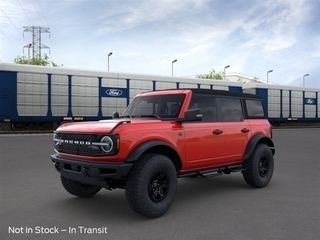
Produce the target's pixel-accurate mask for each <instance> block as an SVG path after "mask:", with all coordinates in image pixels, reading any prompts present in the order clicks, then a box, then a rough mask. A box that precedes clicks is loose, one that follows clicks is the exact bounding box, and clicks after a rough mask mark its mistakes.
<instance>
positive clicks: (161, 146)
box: [126, 140, 182, 171]
mask: <svg viewBox="0 0 320 240" xmlns="http://www.w3.org/2000/svg"><path fill="white" fill-rule="evenodd" d="M148 153H159V154H162V155H165V156H167V157H168V158H169V159H170V160H171V161H172V162H173V164H174V166H175V168H176V170H177V171H178V170H180V169H181V168H182V162H181V157H180V155H179V153H178V151H177V150H176V149H175V147H173V146H172V145H170V144H169V143H167V142H164V141H161V140H152V141H147V142H144V143H141V144H140V145H138V146H137V147H136V148H135V149H134V150H133V151H132V152H131V153H130V154H129V155H128V157H127V158H126V162H135V161H137V160H138V159H139V158H140V157H141V156H142V155H143V154H148Z"/></svg>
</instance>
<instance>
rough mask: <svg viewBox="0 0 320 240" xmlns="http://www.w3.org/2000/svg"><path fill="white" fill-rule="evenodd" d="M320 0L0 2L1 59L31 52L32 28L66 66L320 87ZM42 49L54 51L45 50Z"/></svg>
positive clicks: (51, 57) (44, 51) (78, 0)
mask: <svg viewBox="0 0 320 240" xmlns="http://www.w3.org/2000/svg"><path fill="white" fill-rule="evenodd" d="M319 13H320V1H319V0H264V1H261V0H210V1H209V0H149V1H147V0H117V1H115V0H55V1H52V0H46V1H42V0H1V2H0V37H1V45H0V60H1V62H11V63H12V62H13V60H14V58H15V57H17V56H23V55H25V56H27V54H28V50H27V48H25V49H24V53H23V46H25V45H27V44H28V43H30V42H32V34H31V33H26V32H25V33H24V36H23V30H24V28H23V26H41V27H49V28H50V38H49V34H47V33H45V34H42V43H43V44H45V45H46V46H49V47H50V55H49V57H50V59H52V60H53V61H54V62H56V63H58V64H63V65H64V67H71V68H82V69H91V70H100V71H104V70H107V55H108V53H109V52H113V55H112V56H110V71H116V72H129V73H140V74H156V75H168V76H170V75H171V62H172V60H174V59H177V60H178V61H177V62H176V63H174V75H175V76H194V75H196V74H202V73H207V72H209V71H210V70H211V69H215V70H216V71H221V70H223V68H224V66H226V65H230V68H228V69H227V71H228V72H238V73H242V74H245V75H249V76H252V77H257V78H258V79H263V80H265V79H266V78H267V71H268V70H273V72H272V73H270V74H269V81H270V82H274V83H278V84H285V85H293V86H302V79H303V75H304V74H307V73H308V74H309V76H308V77H306V87H312V88H314V87H316V88H320V14H319ZM42 53H47V54H49V51H48V50H42Z"/></svg>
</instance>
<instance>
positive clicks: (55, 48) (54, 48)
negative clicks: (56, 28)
mask: <svg viewBox="0 0 320 240" xmlns="http://www.w3.org/2000/svg"><path fill="white" fill-rule="evenodd" d="M37 2H38V4H39V7H40V11H41V13H42V15H43V17H44V20H45V22H46V24H47V26H49V24H48V21H47V19H46V16H45V14H44V12H43V10H42V7H41V4H40V2H39V1H37ZM49 39H50V41H51V43H52V45H53V50H54V51H55V52H56V53H57V56H58V58H59V60H60V63H62V61H61V57H60V53H59V51H58V48H57V47H56V44H55V42H54V39H53V37H52V38H49Z"/></svg>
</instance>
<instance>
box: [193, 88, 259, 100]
mask: <svg viewBox="0 0 320 240" xmlns="http://www.w3.org/2000/svg"><path fill="white" fill-rule="evenodd" d="M189 90H191V91H192V92H193V93H195V94H207V95H215V96H217V95H218V96H228V97H238V98H256V99H262V98H261V97H260V96H259V95H255V94H251V93H242V92H231V91H226V90H216V89H201V88H189Z"/></svg>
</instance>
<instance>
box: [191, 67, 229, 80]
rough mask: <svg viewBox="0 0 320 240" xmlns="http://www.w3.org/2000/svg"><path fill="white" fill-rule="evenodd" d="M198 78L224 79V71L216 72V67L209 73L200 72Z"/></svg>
mask: <svg viewBox="0 0 320 240" xmlns="http://www.w3.org/2000/svg"><path fill="white" fill-rule="evenodd" d="M196 78H206V79H215V80H223V72H222V71H220V72H218V73H217V72H216V71H215V70H214V69H212V70H210V71H209V73H204V74H198V75H196Z"/></svg>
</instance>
